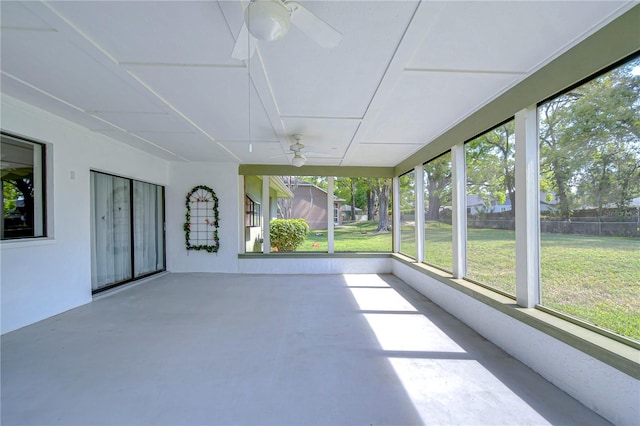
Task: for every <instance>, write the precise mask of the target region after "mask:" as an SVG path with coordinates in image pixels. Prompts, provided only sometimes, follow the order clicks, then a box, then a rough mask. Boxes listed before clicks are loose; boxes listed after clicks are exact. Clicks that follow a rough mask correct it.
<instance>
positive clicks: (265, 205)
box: [262, 176, 271, 253]
mask: <svg viewBox="0 0 640 426" xmlns="http://www.w3.org/2000/svg"><path fill="white" fill-rule="evenodd" d="M269 184H270V177H269V176H262V253H270V252H271V240H270V237H269V222H271V205H270V203H269V187H270V185H269Z"/></svg>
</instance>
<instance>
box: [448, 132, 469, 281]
mask: <svg viewBox="0 0 640 426" xmlns="http://www.w3.org/2000/svg"><path fill="white" fill-rule="evenodd" d="M466 163H467V162H466V158H465V152H464V144H463V143H460V144H458V145H454V146H452V147H451V168H452V173H451V181H452V182H451V186H452V190H453V191H452V192H453V195H452V197H453V200H452V201H453V202H452V210H453V211H452V225H453V226H452V228H453V229H452V232H453V277H454V278H464V276H465V275H466V274H467V165H466Z"/></svg>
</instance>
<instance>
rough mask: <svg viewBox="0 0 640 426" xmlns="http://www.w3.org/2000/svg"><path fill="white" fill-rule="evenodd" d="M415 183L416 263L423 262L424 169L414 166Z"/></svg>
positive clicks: (420, 166)
mask: <svg viewBox="0 0 640 426" xmlns="http://www.w3.org/2000/svg"><path fill="white" fill-rule="evenodd" d="M413 170H414V171H415V173H414V177H415V183H414V185H413V187H414V189H415V200H416V208H415V223H416V229H415V235H416V262H423V261H424V251H425V247H424V167H423V166H422V165H419V166H416V167H415V168H414V169H413Z"/></svg>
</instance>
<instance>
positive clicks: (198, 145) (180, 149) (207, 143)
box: [136, 132, 238, 161]
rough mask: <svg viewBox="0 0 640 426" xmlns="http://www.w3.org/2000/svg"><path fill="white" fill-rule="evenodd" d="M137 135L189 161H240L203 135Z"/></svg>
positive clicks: (141, 133) (154, 133)
mask: <svg viewBox="0 0 640 426" xmlns="http://www.w3.org/2000/svg"><path fill="white" fill-rule="evenodd" d="M136 134H137V135H139V136H141V137H143V138H144V139H146V140H149V141H151V142H153V143H155V144H157V145H159V146H162V147H163V148H166V149H168V150H169V151H171V152H174V153H176V154H177V155H179V156H181V157H183V158H185V159H187V160H189V161H238V159H237V158H236V157H234V156H233V155H231V154H229V153H228V152H227V151H225V150H224V149H223V148H221V147H220V146H219V145H218V143H216V142H215V141H212V140H211V139H209V138H208V137H206V136H205V135H203V134H201V133H195V132H194V133H156V132H136Z"/></svg>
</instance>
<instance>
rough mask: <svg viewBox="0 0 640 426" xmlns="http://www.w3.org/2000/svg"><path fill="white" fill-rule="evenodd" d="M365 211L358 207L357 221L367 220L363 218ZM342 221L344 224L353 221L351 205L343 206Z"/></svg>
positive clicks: (341, 211) (341, 210)
mask: <svg viewBox="0 0 640 426" xmlns="http://www.w3.org/2000/svg"><path fill="white" fill-rule="evenodd" d="M363 212H364V211H363V210H362V209H359V208H357V207H356V219H355V220H356V221H359V220H365V219H366V217H363ZM340 220H341V221H342V222H351V221H353V219H352V216H351V206H350V205H349V204H343V205H342V207H341V209H340Z"/></svg>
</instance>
